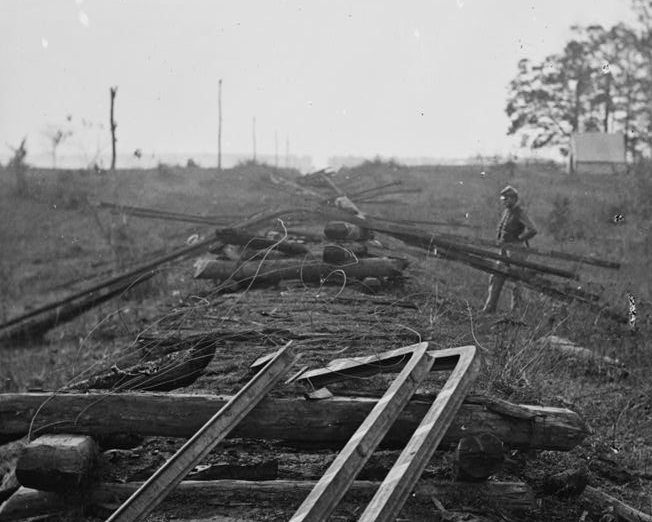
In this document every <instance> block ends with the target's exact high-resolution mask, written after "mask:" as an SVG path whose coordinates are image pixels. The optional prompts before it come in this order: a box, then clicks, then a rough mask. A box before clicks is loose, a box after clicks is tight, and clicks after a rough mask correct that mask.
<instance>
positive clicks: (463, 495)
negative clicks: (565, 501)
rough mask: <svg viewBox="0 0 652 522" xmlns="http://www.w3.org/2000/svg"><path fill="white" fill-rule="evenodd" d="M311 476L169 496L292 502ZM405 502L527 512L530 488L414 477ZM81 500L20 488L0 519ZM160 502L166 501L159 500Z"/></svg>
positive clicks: (362, 488) (359, 490)
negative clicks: (470, 504) (470, 502)
mask: <svg viewBox="0 0 652 522" xmlns="http://www.w3.org/2000/svg"><path fill="white" fill-rule="evenodd" d="M315 484H316V481H314V480H270V481H263V482H252V481H247V480H212V481H194V480H184V481H183V482H181V483H180V484H179V485H178V486H177V487H176V488H175V489H174V491H172V492H171V493H170V496H169V497H168V499H169V501H171V502H176V503H187V502H189V501H192V502H215V503H219V504H222V505H228V504H229V503H235V502H270V501H271V502H274V503H277V504H279V505H281V506H292V505H293V504H296V503H298V502H301V501H302V500H303V499H304V498H305V496H306V495H307V494H308V493H309V492H310V491H311V490H312V489H313V488H314V487H315ZM379 485H380V483H379V482H373V481H366V480H356V481H355V482H353V484H352V485H351V487H349V489H348V491H347V493H346V495H345V497H344V499H343V501H345V502H358V501H368V500H369V499H370V498H371V497H372V495H373V494H374V492H375V491H376V490H377V489H378V486H379ZM141 486H142V483H141V482H127V483H124V484H121V483H113V482H102V483H100V484H98V485H97V486H96V487H95V488H94V489H92V490H91V491H89V492H88V495H87V497H86V505H99V506H103V507H108V508H110V509H115V508H116V507H117V506H118V505H119V503H120V502H123V501H124V500H125V499H127V498H129V496H130V495H132V494H133V493H134V492H135V491H137V490H138V488H139V487H141ZM413 493H414V495H413V496H412V497H411V499H410V501H409V502H414V503H416V504H419V505H422V506H432V497H433V496H434V497H436V498H437V499H438V500H439V501H440V502H442V503H443V504H444V505H445V506H450V507H451V508H452V507H455V506H459V505H460V502H461V501H463V500H464V499H472V500H473V501H477V502H481V503H482V504H484V505H485V506H486V505H489V506H492V505H495V506H499V507H500V508H501V511H506V512H508V513H514V514H518V513H527V512H528V511H530V510H532V509H533V508H534V502H535V498H534V492H533V491H532V489H531V488H530V486H528V485H527V484H525V483H523V482H485V483H480V484H474V483H465V482H444V481H437V482H435V481H420V482H419V483H418V484H417V485H416V486H415V488H414V492H413ZM80 505H82V503H81V501H79V500H75V501H74V502H72V503H70V502H68V503H66V502H65V501H64V499H63V497H60V496H59V495H56V494H54V493H47V492H44V491H37V490H34V489H28V488H21V489H20V490H19V491H17V492H16V493H15V494H14V495H13V496H12V497H11V498H10V499H9V500H8V501H7V502H5V503H4V504H3V505H1V506H0V520H2V521H11V520H20V519H25V518H28V517H36V516H42V515H47V514H54V513H61V512H63V511H65V510H70V509H75V508H78V507H79V506H80ZM163 506H166V502H164V503H163Z"/></svg>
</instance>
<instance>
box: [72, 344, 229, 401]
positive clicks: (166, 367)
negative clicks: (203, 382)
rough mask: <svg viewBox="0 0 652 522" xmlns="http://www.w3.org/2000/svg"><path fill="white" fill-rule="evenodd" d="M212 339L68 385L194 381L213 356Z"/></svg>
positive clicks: (157, 385)
mask: <svg viewBox="0 0 652 522" xmlns="http://www.w3.org/2000/svg"><path fill="white" fill-rule="evenodd" d="M216 345H217V344H216V343H204V344H203V345H202V346H199V347H197V348H191V349H187V350H182V351H178V352H173V353H170V354H168V355H164V356H163V357H159V358H158V359H154V360H151V361H145V362H142V363H139V364H136V365H133V366H130V367H128V368H125V369H120V368H117V367H116V366H113V367H112V368H110V369H109V370H105V371H102V372H100V373H98V374H96V375H94V376H92V377H90V378H88V379H85V380H83V381H80V382H77V383H74V384H72V385H70V386H68V387H67V388H68V389H71V390H79V391H88V390H112V391H114V392H115V391H124V390H143V391H170V390H175V389H177V388H182V387H184V386H189V385H191V384H192V383H193V382H195V381H196V380H197V379H198V378H199V376H200V375H201V374H202V372H203V371H204V369H205V368H206V366H208V364H209V363H210V362H211V361H212V360H213V356H214V355H215V348H216Z"/></svg>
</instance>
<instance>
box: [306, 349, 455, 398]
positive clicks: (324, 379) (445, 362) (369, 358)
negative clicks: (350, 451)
mask: <svg viewBox="0 0 652 522" xmlns="http://www.w3.org/2000/svg"><path fill="white" fill-rule="evenodd" d="M418 346H419V344H412V345H410V346H404V347H402V348H397V349H396V350H390V351H387V352H382V353H378V354H374V355H366V356H364V357H346V358H342V359H334V360H332V361H331V362H329V363H328V365H327V366H326V367H324V368H316V369H314V370H309V371H307V372H304V373H303V374H302V375H301V376H299V377H297V378H296V379H295V382H303V381H305V382H307V383H308V384H310V385H311V386H314V387H315V388H318V387H321V386H326V385H328V384H331V383H334V382H339V381H343V380H346V379H349V378H352V377H356V378H358V377H367V376H370V375H376V374H378V373H382V372H398V371H400V370H401V369H402V368H403V366H404V365H405V363H406V362H407V361H408V360H409V359H410V357H411V355H412V353H413V352H414V350H415V349H416V348H417V347H418ZM430 355H432V356H433V357H435V364H434V365H433V367H432V371H445V370H452V369H453V368H455V365H456V363H457V359H458V357H457V355H454V354H448V355H447V354H444V353H442V352H441V351H431V352H430Z"/></svg>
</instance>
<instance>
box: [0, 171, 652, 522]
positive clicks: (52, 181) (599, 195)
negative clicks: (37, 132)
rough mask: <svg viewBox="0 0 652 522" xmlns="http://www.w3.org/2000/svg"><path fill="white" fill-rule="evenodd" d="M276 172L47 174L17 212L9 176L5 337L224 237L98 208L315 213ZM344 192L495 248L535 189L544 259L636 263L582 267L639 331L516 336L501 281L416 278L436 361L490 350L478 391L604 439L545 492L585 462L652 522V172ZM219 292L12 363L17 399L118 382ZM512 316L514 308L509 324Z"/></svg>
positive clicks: (159, 306) (111, 321)
mask: <svg viewBox="0 0 652 522" xmlns="http://www.w3.org/2000/svg"><path fill="white" fill-rule="evenodd" d="M274 171H275V169H273V168H271V167H266V166H261V165H244V166H241V167H238V168H235V169H230V170H226V171H224V172H222V173H220V174H219V175H218V174H217V173H216V172H215V171H214V170H209V169H183V168H173V167H165V168H160V169H155V170H150V171H117V172H115V173H102V174H96V173H88V172H82V171H53V170H29V171H28V178H27V179H28V186H29V190H30V193H29V195H28V196H26V197H23V198H18V197H17V196H16V195H15V194H14V191H13V189H14V180H13V178H12V173H11V172H10V171H8V170H4V171H0V245H1V252H2V254H1V258H0V285H1V286H0V293H1V294H2V296H3V297H2V304H1V307H0V320H6V319H8V318H11V317H14V316H16V315H18V314H20V313H22V312H24V311H28V310H30V309H31V308H33V307H36V306H39V305H42V304H45V303H47V302H49V301H51V300H53V299H55V298H57V297H62V296H65V295H66V292H68V291H70V288H79V287H80V284H81V285H83V284H84V282H86V283H88V282H89V281H91V280H92V278H93V277H94V276H95V275H97V274H102V273H109V271H110V270H115V269H116V267H117V266H120V265H122V266H128V265H129V263H133V262H134V261H136V260H138V259H142V258H143V257H145V256H146V255H147V253H151V252H155V251H160V250H161V249H163V248H166V247H168V248H170V247H176V246H181V245H183V244H184V242H185V241H186V239H187V238H188V237H189V236H190V235H192V234H199V235H201V236H208V235H210V234H212V230H211V228H210V227H206V226H200V225H192V224H184V223H178V222H168V221H157V220H147V219H142V218H137V217H126V216H123V215H120V214H114V213H111V212H110V211H109V210H107V209H104V208H100V207H98V206H97V205H96V203H97V202H98V201H109V202H116V203H121V204H123V205H133V206H140V207H148V208H155V209H162V210H167V211H173V212H184V213H191V214H202V215H212V216H232V217H242V216H248V215H251V214H254V213H255V212H258V211H260V210H263V209H266V208H274V207H293V206H305V205H306V203H311V202H310V201H307V200H306V199H305V197H304V196H301V195H299V194H289V193H288V192H287V191H284V190H281V189H280V188H279V187H278V186H275V185H273V184H272V183H270V181H269V176H268V174H269V173H270V172H274ZM280 174H283V175H284V176H288V177H291V178H295V177H296V176H297V174H296V173H293V172H280ZM646 176H648V177H646ZM333 179H334V181H335V182H336V183H338V185H339V186H341V187H346V190H347V192H348V191H351V192H353V191H356V190H359V189H364V188H372V187H374V186H380V185H382V184H384V183H388V182H393V181H396V180H400V181H401V182H402V184H403V186H404V187H409V188H418V189H420V192H418V193H409V194H402V195H398V196H392V197H391V198H389V200H388V201H386V202H372V203H367V204H364V203H363V204H360V207H361V208H362V210H363V211H365V212H366V213H368V214H369V215H371V216H378V217H385V218H400V219H414V220H429V221H444V222H448V223H451V224H453V223H457V224H463V225H466V227H463V228H462V227H454V226H446V227H433V229H432V231H433V232H437V231H439V232H453V233H457V234H464V235H470V236H475V237H479V238H486V239H491V238H493V236H494V233H495V225H496V223H497V221H498V219H499V216H500V212H501V203H500V200H499V199H498V192H499V190H500V189H501V188H502V187H503V186H504V185H505V184H507V183H510V184H512V185H514V186H515V187H517V188H518V189H519V191H520V193H521V195H522V200H523V202H524V205H525V206H526V208H527V209H528V210H529V213H530V215H531V217H532V218H533V220H534V222H535V223H536V224H537V226H538V228H539V234H538V235H537V237H536V238H535V239H534V241H533V246H534V247H536V248H538V249H554V250H561V251H567V252H570V253H575V254H591V255H595V256H599V257H603V258H607V259H612V260H618V261H621V262H622V268H621V269H620V270H619V271H613V270H605V269H600V268H591V267H587V266H582V267H580V273H581V276H582V284H583V285H586V286H589V287H590V288H603V289H604V290H603V294H602V297H603V300H604V302H607V303H609V304H610V305H611V306H612V307H613V308H615V309H617V310H620V311H622V313H626V312H627V307H628V300H627V295H628V293H630V294H632V295H633V296H634V297H635V298H636V300H637V305H638V307H639V321H638V327H637V330H636V331H631V330H630V329H629V328H628V327H627V326H626V325H620V324H616V323H613V322H612V321H610V320H608V319H605V318H602V317H600V316H599V315H598V314H596V313H595V312H591V311H588V310H585V309H583V308H582V307H580V306H576V305H570V306H562V305H561V304H560V303H558V302H555V301H553V300H551V299H549V298H546V297H544V296H543V295H539V294H537V293H535V292H532V291H530V292H528V294H527V296H528V303H527V307H526V308H525V309H524V310H522V311H521V313H520V315H519V316H518V317H516V318H514V319H515V322H513V323H502V322H501V321H500V320H499V319H500V317H501V316H500V315H499V316H497V317H492V318H482V317H480V316H478V315H477V312H478V310H479V309H480V308H481V306H482V302H483V300H484V297H485V292H486V283H487V276H486V275H485V274H483V273H481V272H478V271H476V270H473V269H471V268H468V267H465V266H461V265H458V264H454V263H451V262H446V261H442V260H438V259H433V258H432V257H429V256H427V255H426V254H425V252H424V253H422V254H420V255H419V254H418V253H417V254H413V255H415V256H416V262H414V263H413V264H412V265H411V268H410V272H409V274H410V281H409V283H408V288H407V290H406V292H409V291H411V290H413V291H414V295H417V293H418V295H419V296H420V297H419V298H418V299H419V301H418V302H419V303H420V308H419V311H418V312H415V318H414V322H415V324H418V325H420V328H421V329H420V331H421V332H422V334H424V335H425V334H427V335H428V337H427V338H428V339H429V340H431V341H432V342H434V343H435V345H436V346H439V347H445V346H450V345H454V344H455V343H464V344H476V345H478V346H479V347H480V348H481V349H482V351H483V353H484V355H485V357H486V361H485V366H484V369H483V373H482V376H481V378H480V379H479V381H478V383H477V388H478V391H483V392H487V393H490V394H493V395H496V396H498V397H503V398H507V399H509V400H513V401H515V402H525V403H527V402H530V403H539V404H544V405H552V406H561V407H568V408H570V409H573V410H574V411H577V412H579V413H580V414H581V415H582V416H583V417H584V418H585V419H586V420H587V422H588V423H589V425H590V426H591V428H592V430H593V433H592V435H591V436H590V437H588V438H587V440H586V441H585V442H584V443H583V444H582V445H581V446H580V447H578V448H576V449H575V450H573V451H572V452H570V453H569V454H567V455H564V456H563V457H562V458H561V459H560V458H559V457H557V456H555V455H552V454H549V453H546V452H542V453H541V454H539V455H537V456H536V457H532V459H533V461H534V462H535V463H536V464H535V465H534V466H532V467H531V469H532V471H531V472H530V475H531V476H530V477H529V479H530V480H532V481H536V480H538V479H539V478H540V475H541V474H545V473H547V472H550V471H551V470H552V471H554V470H558V469H560V468H564V467H571V466H573V465H577V464H578V463H580V462H583V463H585V464H591V463H594V462H597V461H604V462H610V463H611V464H612V465H613V466H615V467H617V468H618V469H621V470H626V472H627V473H628V474H629V475H628V477H629V479H628V480H627V481H625V482H622V483H616V482H614V481H613V480H610V479H609V477H608V476H605V474H604V473H602V474H601V473H600V472H599V471H598V468H597V467H594V468H592V476H591V480H592V483H593V484H594V485H596V486H601V487H603V488H604V489H605V490H606V491H609V492H610V493H611V494H614V495H616V496H618V497H619V498H621V499H623V500H625V501H627V502H629V503H631V504H632V505H633V506H635V507H637V508H639V509H642V510H645V511H647V512H648V513H652V497H650V496H649V488H650V486H651V485H652V384H651V381H650V379H649V375H650V370H652V341H650V330H651V327H650V322H649V319H648V316H649V310H650V309H652V306H651V305H650V301H651V300H652V282H651V281H650V277H649V263H650V261H651V260H652V237H651V230H652V207H651V203H650V202H651V201H652V178H649V172H648V171H646V170H645V169H644V168H641V169H638V170H637V169H634V170H633V172H632V173H631V174H629V175H627V176H625V177H621V178H616V177H613V176H604V177H598V176H595V177H593V176H588V175H586V176H583V177H569V176H567V175H566V174H564V173H563V171H561V170H559V169H558V168H556V167H555V166H553V165H545V164H536V165H529V166H528V165H517V167H516V168H515V169H514V170H512V169H510V168H509V166H506V165H500V164H496V165H484V166H481V165H468V166H435V167H419V168H412V167H405V166H401V165H397V164H392V163H389V164H388V163H383V162H379V161H378V162H368V163H366V164H364V165H361V166H359V167H356V168H353V169H347V170H342V171H340V172H338V173H337V175H335V177H334V178H333ZM379 239H380V241H381V242H383V243H384V244H386V245H387V246H389V247H391V248H392V250H393V252H394V253H395V254H396V253H400V251H401V249H402V248H403V246H402V245H401V244H400V243H399V242H398V241H396V240H390V239H387V238H383V237H380V238H379ZM557 263H558V264H559V266H569V265H568V263H566V264H565V265H562V263H561V262H557ZM206 288H207V286H206V283H204V282H200V281H195V280H193V279H192V262H191V261H188V262H185V263H184V264H179V265H177V266H174V267H173V268H169V269H166V270H165V271H163V272H162V273H161V274H159V275H157V276H156V278H155V280H154V283H153V284H151V285H149V286H148V287H147V288H146V289H145V290H144V291H142V292H140V293H137V294H134V295H127V296H123V297H121V298H120V299H117V300H115V301H112V302H110V303H107V304H105V305H103V306H101V307H98V308H96V309H94V310H92V311H90V312H88V313H86V314H84V315H83V316H81V317H79V318H78V319H76V320H74V321H71V322H70V323H67V324H65V325H62V326H60V327H58V328H56V329H54V330H52V331H51V332H49V333H48V334H47V335H46V337H45V338H44V339H43V341H42V342H40V343H37V344H36V345H33V346H30V347H27V348H26V347H21V346H8V347H5V348H4V349H3V348H0V392H14V391H26V390H29V389H45V390H56V389H58V388H59V387H60V386H62V385H64V384H66V383H67V382H69V381H70V380H71V379H73V378H74V377H76V376H79V374H80V373H81V372H88V371H89V369H91V368H98V367H105V366H109V365H110V363H111V362H112V360H113V358H115V356H116V354H117V353H120V351H121V350H124V349H125V347H126V345H128V344H129V343H130V342H131V341H133V339H134V337H135V335H136V334H137V333H138V332H140V331H142V330H143V329H144V328H146V327H147V325H148V324H149V323H150V322H151V321H153V320H155V319H156V318H159V317H161V316H164V315H165V314H167V313H169V311H170V310H171V309H173V308H174V307H175V306H177V305H179V303H180V302H181V301H182V300H183V299H185V298H187V296H189V295H193V294H195V293H196V294H200V293H201V291H203V290H206ZM417 290H418V292H417ZM506 300H507V297H506V296H504V297H503V301H502V305H501V306H502V307H503V311H506V306H507V304H506ZM417 313H418V314H419V316H418V317H417V316H416V314H417ZM505 325H507V326H505ZM548 333H554V334H556V335H559V336H562V337H567V338H569V339H571V340H572V341H574V342H575V343H577V344H578V345H581V346H583V347H586V348H589V349H591V350H593V351H594V352H596V353H598V354H600V355H606V356H609V357H613V358H617V359H618V360H619V361H621V362H622V364H623V367H624V370H614V369H613V368H609V367H605V366H604V365H601V364H598V363H595V362H591V361H589V362H586V361H581V360H580V361H577V360H575V361H570V362H569V360H568V359H566V358H563V357H559V356H556V355H554V354H551V353H549V352H543V351H542V349H541V347H540V345H538V344H537V343H536V342H535V341H536V340H537V339H538V338H540V337H541V336H542V335H545V334H548ZM229 391H232V390H229ZM646 492H647V493H646ZM566 507H568V506H566ZM558 508H559V506H556V507H555V508H554V509H558ZM551 509H553V508H551ZM554 509H553V511H554ZM545 512H546V511H545V510H544V513H545ZM550 512H552V511H550ZM550 512H548V513H550ZM580 515H581V510H580V511H579V512H577V509H576V508H574V509H570V508H569V511H568V512H567V513H566V514H564V513H561V514H559V515H557V516H556V518H552V517H549V518H545V517H544V515H542V517H544V518H540V520H546V519H548V520H552V519H555V520H577V519H578V517H579V516H580ZM586 520H591V518H588V519H586ZM595 520H597V518H596V519H595Z"/></svg>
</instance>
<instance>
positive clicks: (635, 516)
mask: <svg viewBox="0 0 652 522" xmlns="http://www.w3.org/2000/svg"><path fill="white" fill-rule="evenodd" d="M580 499H581V502H582V503H583V504H584V505H585V506H586V507H587V508H588V509H589V510H590V511H592V512H593V513H595V514H597V515H598V516H600V515H603V514H604V513H611V514H612V516H613V515H615V518H616V520H624V521H625V522H652V515H649V514H647V513H644V512H643V511H640V510H638V509H635V508H633V507H631V506H629V505H627V504H625V503H624V502H622V501H620V500H618V499H617V498H615V497H612V496H611V495H608V494H607V493H604V492H602V491H600V490H599V489H596V488H594V487H591V486H586V487H585V488H584V492H583V493H582V496H581V497H580Z"/></svg>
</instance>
